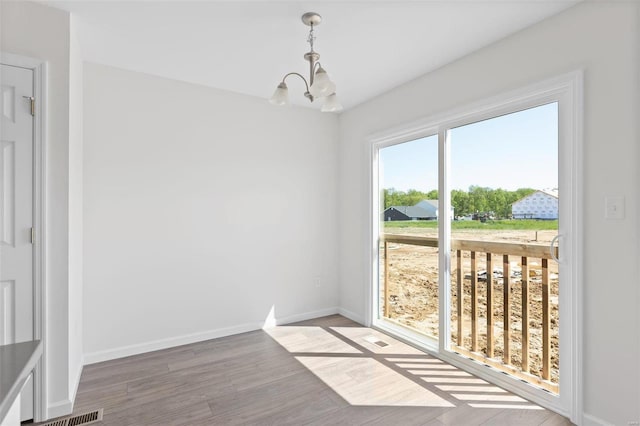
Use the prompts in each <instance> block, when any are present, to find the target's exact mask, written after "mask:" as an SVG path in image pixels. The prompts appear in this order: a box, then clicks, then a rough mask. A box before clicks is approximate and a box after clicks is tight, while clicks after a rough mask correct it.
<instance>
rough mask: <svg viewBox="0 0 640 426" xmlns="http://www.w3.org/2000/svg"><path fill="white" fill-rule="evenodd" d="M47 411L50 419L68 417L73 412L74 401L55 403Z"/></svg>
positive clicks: (65, 400) (66, 400)
mask: <svg viewBox="0 0 640 426" xmlns="http://www.w3.org/2000/svg"><path fill="white" fill-rule="evenodd" d="M47 411H48V414H49V418H50V419H54V418H56V417H62V416H67V415H69V414H70V413H71V412H72V411H73V401H70V400H68V399H63V400H62V401H57V402H53V403H51V404H49V407H48V410H47Z"/></svg>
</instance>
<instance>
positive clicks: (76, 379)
mask: <svg viewBox="0 0 640 426" xmlns="http://www.w3.org/2000/svg"><path fill="white" fill-rule="evenodd" d="M83 369H84V357H82V358H81V359H80V366H79V367H78V371H77V372H76V375H75V377H74V378H73V381H72V382H71V384H72V386H73V389H72V391H71V395H69V399H70V400H71V410H72V411H73V405H74V404H75V403H76V395H77V394H78V387H79V386H80V378H81V377H82V370H83Z"/></svg>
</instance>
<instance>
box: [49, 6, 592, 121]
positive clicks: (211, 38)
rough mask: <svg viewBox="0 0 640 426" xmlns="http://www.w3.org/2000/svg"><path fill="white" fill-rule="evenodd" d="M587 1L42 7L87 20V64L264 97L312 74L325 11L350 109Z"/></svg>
mask: <svg viewBox="0 0 640 426" xmlns="http://www.w3.org/2000/svg"><path fill="white" fill-rule="evenodd" d="M579 1H580V0H555V1H550V0H502V1H497V0H466V1H458V0H441V1H433V0H431V1H365V0H361V1H335V0H316V1H268V0H263V1H252V2H249V1H242V0H240V1H238V0H236V1H213V0H210V1H179V0H176V1H116V0H109V1H92V0H84V1H77V0H76V1H59V0H43V3H45V4H47V5H49V6H52V7H57V8H61V9H64V10H67V11H70V12H71V13H72V14H74V15H75V16H76V17H77V18H78V36H79V38H80V45H81V48H82V53H83V56H84V58H85V60H86V61H89V62H95V63H100V64H106V65H111V66H115V67H119V68H124V69H128V70H133V71H139V72H144V73H148V74H155V75H159V76H163V77H168V78H173V79H177V80H183V81H187V82H192V83H197V84H202V85H206V86H211V87H216V88H220V89H226V90H230V91H233V92H238V93H244V94H247V95H253V96H258V97H261V98H265V99H266V98H268V97H269V96H271V94H272V93H273V90H274V89H275V87H276V85H277V84H278V82H279V81H280V80H281V78H282V76H283V75H284V74H285V73H287V72H291V71H297V72H300V73H302V74H305V73H308V70H307V62H306V61H304V59H303V58H302V55H303V54H304V53H305V52H307V51H308V47H309V46H308V44H307V42H306V37H307V32H308V27H306V26H305V25H304V24H302V22H301V21H300V16H301V15H302V14H303V13H304V12H307V11H315V12H318V13H320V14H321V15H322V17H323V22H322V24H321V25H319V26H318V27H317V28H316V37H317V39H316V43H315V49H316V51H318V52H319V53H320V54H321V55H322V58H321V62H322V64H323V66H324V67H325V68H326V69H327V71H328V72H329V74H330V75H331V77H332V79H333V80H334V81H335V83H336V84H337V88H338V89H337V94H338V96H339V97H340V99H341V101H342V103H343V105H344V106H345V108H349V107H353V106H355V105H357V104H359V103H362V102H364V101H367V100H369V99H371V98H373V97H375V96H377V95H379V94H381V93H384V92H386V91H388V90H390V89H392V88H393V87H396V86H398V85H401V84H403V83H405V82H407V81H410V80H412V79H414V78H416V77H418V76H420V75H422V74H425V73H427V72H429V71H431V70H434V69H436V68H439V67H441V66H443V65H445V64H447V63H449V62H451V61H453V60H455V59H457V58H460V57H462V56H464V55H467V54H469V53H471V52H473V51H475V50H477V49H480V48H482V47H484V46H487V45H489V44H491V43H493V42H495V41H496V40H499V39H501V38H504V37H506V36H508V35H510V34H513V33H515V32H517V31H519V30H521V29H523V28H525V27H527V26H530V25H532V24H534V23H536V22H539V21H541V20H543V19H545V18H547V17H549V16H552V15H554V14H557V13H559V12H561V11H562V10H564V9H567V8H569V7H571V6H572V5H574V4H576V3H578V2H579ZM287 84H288V85H289V91H290V98H291V101H292V102H293V103H296V104H299V105H308V104H309V102H308V101H307V99H305V98H304V97H303V96H302V93H303V92H304V90H303V89H304V85H303V83H302V82H296V81H295V80H293V79H291V80H289V79H288V80H287ZM315 104H317V102H316V103H315ZM314 107H316V108H317V107H319V105H314Z"/></svg>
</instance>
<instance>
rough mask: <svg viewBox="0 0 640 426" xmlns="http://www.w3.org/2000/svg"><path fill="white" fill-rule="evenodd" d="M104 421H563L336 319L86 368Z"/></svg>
mask: <svg viewBox="0 0 640 426" xmlns="http://www.w3.org/2000/svg"><path fill="white" fill-rule="evenodd" d="M97 408H104V420H103V424H105V425H122V426H125V425H235V424H254V425H361V424H366V425H393V426H398V425H443V424H448V425H480V424H486V425H508V424H511V425H570V424H571V423H570V422H569V421H568V420H567V419H565V418H564V417H562V416H560V415H558V414H555V413H553V412H550V411H547V410H544V409H542V408H541V407H538V406H536V405H535V404H532V403H530V402H528V401H526V400H524V399H522V398H520V397H517V396H515V395H513V394H511V393H509V392H506V391H504V390H502V389H500V388H498V387H496V386H494V385H491V384H489V383H487V382H485V381H483V380H481V379H478V378H476V377H474V376H472V375H470V374H468V373H466V372H464V371H461V370H459V369H457V368H455V367H453V366H451V365H448V364H446V363H443V362H442V361H439V360H437V359H436V358H433V357H431V356H428V355H426V354H424V353H423V352H420V351H418V350H416V349H414V348H412V347H409V346H407V345H405V344H403V343H401V342H398V341H396V340H394V339H392V338H390V337H389V336H387V335H384V334H382V333H378V332H376V331H374V330H371V329H368V328H364V327H362V326H360V325H358V324H356V323H354V322H352V321H350V320H348V319H345V318H343V317H341V316H338V315H334V316H329V317H324V318H320V319H316V320H311V321H306V322H301V323H297V324H291V325H286V326H280V327H276V328H273V329H270V330H268V331H254V332H250V333H244V334H240V335H236V336H230V337H225V338H221V339H214V340H209V341H205V342H201V343H195V344H191V345H186V346H180V347H176V348H171V349H166V350H162V351H157V352H151V353H147V354H143V355H137V356H132V357H128V358H122V359H118V360H113V361H108V362H103V363H100V364H93V365H89V366H86V367H85V368H84V371H83V373H82V378H81V381H80V386H79V389H78V394H77V398H76V402H75V407H74V413H82V412H84V411H87V410H91V409H97Z"/></svg>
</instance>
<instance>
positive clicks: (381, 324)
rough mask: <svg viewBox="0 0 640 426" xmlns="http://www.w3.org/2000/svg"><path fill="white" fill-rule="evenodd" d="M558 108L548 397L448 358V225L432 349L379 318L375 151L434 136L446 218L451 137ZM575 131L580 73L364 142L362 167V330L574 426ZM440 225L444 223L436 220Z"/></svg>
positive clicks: (578, 303)
mask: <svg viewBox="0 0 640 426" xmlns="http://www.w3.org/2000/svg"><path fill="white" fill-rule="evenodd" d="M553 102H557V103H558V163H559V176H558V178H559V182H558V184H559V192H560V193H561V194H562V197H561V198H560V199H559V209H560V222H559V224H560V230H559V232H561V235H560V242H561V243H562V247H561V250H560V264H561V268H560V283H561V284H560V285H561V292H562V297H561V298H560V302H559V304H560V306H559V309H560V315H561V317H562V321H560V331H559V339H560V342H561V346H560V351H561V356H560V394H559V395H553V394H550V393H548V392H544V391H542V390H540V389H539V388H537V387H535V386H533V385H529V384H523V383H522V382H521V381H520V380H518V379H514V378H512V377H507V376H505V375H504V374H502V373H501V372H498V371H497V370H494V369H492V368H487V366H485V365H484V364H482V363H480V362H478V361H473V360H469V359H466V358H464V359H463V358H462V357H460V356H459V355H457V354H455V353H453V352H451V351H450V347H451V339H450V333H451V331H450V330H451V328H450V315H449V307H450V306H451V300H450V291H449V289H450V285H451V283H450V275H451V259H450V257H451V251H450V238H451V237H450V236H451V221H450V220H440V221H439V224H438V237H439V245H440V249H439V253H440V255H439V261H438V266H439V271H438V285H439V312H440V315H439V316H440V321H439V334H438V342H437V344H435V342H433V344H429V342H425V340H424V339H423V338H421V336H420V335H419V334H418V333H412V332H410V331H408V330H405V329H404V328H401V327H394V326H393V325H392V324H390V323H389V322H387V321H385V320H384V319H381V318H380V306H379V305H380V303H379V301H380V296H379V295H380V291H379V290H380V282H379V281H380V280H379V277H380V268H379V260H380V256H379V245H380V192H381V190H382V188H381V187H380V182H379V176H378V175H379V158H378V157H379V151H380V150H381V149H382V148H385V147H389V146H393V145H397V144H401V143H405V142H409V141H413V140H416V139H420V138H423V137H427V136H433V135H438V163H439V164H438V180H439V183H438V191H439V192H438V193H439V197H438V198H439V207H438V210H439V211H440V212H447V215H450V212H451V209H450V207H451V199H450V192H449V185H448V184H449V173H450V155H449V153H450V130H451V129H454V128H456V127H460V126H464V125H467V124H472V123H476V122H479V121H483V120H487V119H491V118H495V117H499V116H502V115H506V114H510V113H514V112H518V111H522V110H525V109H530V108H535V107H537V106H541V105H545V104H549V103H553ZM582 126H583V72H582V71H581V70H579V71H575V72H572V73H568V74H565V75H561V76H558V77H555V78H551V79H548V80H545V81H542V82H539V83H535V84H532V85H530V86H527V87H524V88H521V89H518V90H514V91H510V92H507V93H503V94H500V95H497V96H495V97H491V98H488V99H485V100H482V101H479V102H476V103H474V104H471V105H467V106H465V107H462V108H459V109H456V110H453V111H448V112H445V113H442V114H437V115H433V116H431V117H428V118H427V119H423V120H419V121H415V122H411V123H407V124H404V125H400V126H397V127H394V128H392V129H389V130H386V131H383V132H379V133H376V134H373V135H370V136H369V137H368V138H367V140H366V141H367V147H368V149H369V154H370V163H369V170H368V172H369V183H370V190H369V195H370V196H369V211H370V213H371V214H370V215H369V216H370V217H369V244H368V247H367V261H368V266H369V267H368V275H369V280H368V282H369V285H368V286H367V297H368V303H367V309H366V312H367V318H366V320H367V321H366V324H367V325H368V326H372V327H374V328H379V329H380V330H382V331H387V332H391V333H393V334H394V335H395V336H397V337H399V338H400V339H402V340H405V341H406V342H408V343H410V344H413V345H416V346H419V347H420V348H421V349H423V350H425V351H427V352H429V353H431V354H433V355H434V356H436V357H438V358H440V359H443V360H445V361H447V362H449V363H451V364H453V365H456V366H458V367H460V368H462V369H464V370H467V371H469V372H471V373H473V374H476V375H478V376H479V377H482V378H485V379H487V380H489V381H491V382H493V383H495V384H497V385H499V386H502V387H504V388H505V389H508V390H510V391H512V392H514V393H516V394H519V395H521V396H523V397H524V398H527V399H529V400H531V401H533V402H535V403H538V404H540V405H542V406H544V407H547V408H549V409H551V410H554V411H556V412H558V413H560V414H563V415H565V416H567V417H569V418H570V420H571V421H573V422H574V423H578V424H579V423H580V422H581V420H582V418H581V413H582V344H583V343H582V340H583V337H582V306H583V294H582V291H581V288H580V283H581V282H582V274H583V272H582V270H583V260H582V229H583V225H582V224H583V218H582V206H583V202H582V199H583V195H582V193H583V189H582V185H583V174H582V162H583V160H582ZM440 217H441V218H442V217H445V216H444V215H440Z"/></svg>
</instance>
